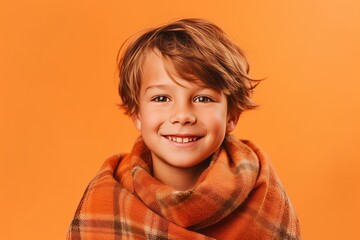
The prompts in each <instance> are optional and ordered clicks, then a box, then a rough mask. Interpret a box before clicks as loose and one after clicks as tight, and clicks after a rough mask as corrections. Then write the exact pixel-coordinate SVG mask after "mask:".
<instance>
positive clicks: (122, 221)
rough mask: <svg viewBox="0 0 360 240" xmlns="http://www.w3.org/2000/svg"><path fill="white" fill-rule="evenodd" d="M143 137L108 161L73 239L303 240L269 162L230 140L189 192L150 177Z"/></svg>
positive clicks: (76, 221) (83, 205) (79, 214)
mask: <svg viewBox="0 0 360 240" xmlns="http://www.w3.org/2000/svg"><path fill="white" fill-rule="evenodd" d="M151 173H152V164H151V153H150V150H149V149H148V148H147V147H146V145H145V144H144V142H143V141H142V139H141V137H140V138H138V139H137V140H136V142H135V144H134V147H133V149H132V151H131V152H130V153H129V154H120V155H116V156H113V157H111V158H109V159H108V160H107V161H106V162H105V163H104V164H103V166H102V168H101V169H100V171H99V173H98V174H97V175H96V176H95V178H94V179H93V180H92V181H91V182H90V184H89V185H88V187H87V189H86V191H85V193H84V195H83V197H82V199H81V201H80V204H79V206H78V208H77V210H76V213H75V216H74V218H73V221H72V223H71V225H70V228H69V231H68V234H67V239H68V240H70V239H71V240H80V239H82V240H92V239H104V240H107V239H112V240H113V239H192V240H197V239H199V240H200V239H300V230H299V223H298V219H297V216H296V213H295V211H294V208H293V206H292V204H291V202H290V200H289V198H288V196H287V194H286V192H285V190H284V188H283V186H282V184H281V182H280V180H279V179H278V177H277V175H276V173H275V171H274V169H273V167H272V165H271V163H270V162H269V159H268V157H267V156H266V155H265V154H264V153H263V152H262V151H261V150H260V149H259V148H258V147H257V146H256V145H255V144H253V143H252V142H250V141H245V140H238V139H237V138H235V137H234V136H232V135H227V136H226V137H225V139H224V142H223V144H222V145H221V147H220V148H219V150H217V151H216V152H215V153H214V154H213V156H212V158H211V162H210V165H209V167H208V168H207V169H206V170H205V171H204V172H203V173H202V175H201V176H200V178H199V180H198V182H197V184H196V185H195V187H193V188H192V189H190V190H186V191H178V190H176V189H174V188H172V187H170V186H168V185H165V184H163V183H161V182H160V181H158V180H157V179H155V178H154V177H153V176H152V174H151Z"/></svg>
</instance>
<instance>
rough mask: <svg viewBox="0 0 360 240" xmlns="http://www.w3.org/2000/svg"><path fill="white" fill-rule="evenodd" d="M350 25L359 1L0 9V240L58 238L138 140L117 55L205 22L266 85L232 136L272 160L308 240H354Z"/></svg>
mask: <svg viewBox="0 0 360 240" xmlns="http://www.w3.org/2000/svg"><path fill="white" fill-rule="evenodd" d="M359 13H360V1H357V0H331V1H329V0H303V1H285V0H272V1H267V0H259V1H254V0H236V1H235V0H233V1H231V0H222V1H209V0H206V1H204V0H197V1H194V0H181V1H165V0H152V1H122V0H104V1H95V0H71V1H70V0H51V1H49V0H31V1H25V0H19V1H10V0H0V216H1V217H0V232H1V233H0V238H1V239H10V240H12V239H52V240H60V239H65V235H66V232H67V229H68V226H69V224H70V221H71V220H72V217H73V214H74V212H75V210H76V207H77V205H78V203H79V201H80V198H81V196H82V194H83V192H84V190H85V188H86V186H87V184H88V183H89V181H90V180H91V179H92V177H94V176H95V174H96V172H97V171H98V169H99V168H100V166H101V165H102V163H103V162H104V160H105V159H106V158H107V157H109V156H112V155H113V154H116V153H119V152H128V151H130V149H131V146H132V143H133V141H134V139H135V138H136V137H137V136H138V134H139V133H138V132H137V131H136V129H135V127H134V126H133V125H132V122H131V121H130V119H129V118H128V117H126V116H124V115H123V114H122V112H121V111H120V110H119V109H118V107H117V104H119V102H120V101H119V98H118V96H117V79H116V55H117V52H118V49H119V47H120V45H121V44H122V43H123V41H124V40H125V39H127V38H128V37H129V36H131V35H132V34H134V33H136V32H138V31H140V30H142V29H146V28H149V27H153V26H157V25H159V24H163V23H167V22H169V21H171V20H174V19H179V18H184V17H201V18H207V19H209V20H211V21H213V22H215V23H216V24H218V25H219V26H220V27H222V28H223V29H224V30H225V31H226V32H227V33H228V34H229V35H230V36H231V37H232V38H233V39H235V40H236V41H237V42H238V43H239V45H240V46H241V47H242V49H243V50H244V51H245V52H246V54H247V56H248V58H249V62H250V65H251V76H252V77H254V78H266V80H265V81H263V82H262V83H261V85H259V87H258V88H257V90H256V91H255V95H254V99H255V101H256V102H257V103H258V104H260V108H259V109H257V110H253V111H249V112H245V113H244V114H243V115H242V116H241V118H240V121H239V124H238V127H237V128H236V130H235V132H234V134H235V135H236V136H238V137H239V138H243V139H251V140H252V141H254V142H255V143H257V144H258V145H259V146H261V148H262V149H264V150H265V151H266V152H267V153H268V155H269V156H270V158H271V159H272V162H273V164H274V166H275V168H276V170H277V172H278V174H279V176H280V178H281V180H282V182H283V184H284V186H285V188H286V190H287V192H288V194H289V196H290V198H291V200H292V202H293V204H294V205H295V208H296V210H297V213H298V216H299V219H300V224H301V229H302V235H303V239H359V238H360V232H359V230H358V225H359V220H358V216H359V214H360V207H359V202H360V194H359V186H358V184H359V182H360V172H359V167H360V162H359V161H360V151H359V148H360V144H359V143H360V126H359V123H360V112H359V110H360V74H359V73H360V70H359V69H360V65H359V62H360V57H359V56H360V14H359Z"/></svg>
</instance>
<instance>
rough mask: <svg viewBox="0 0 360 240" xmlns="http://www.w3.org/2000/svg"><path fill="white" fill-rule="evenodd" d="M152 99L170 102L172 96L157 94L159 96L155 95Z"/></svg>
mask: <svg viewBox="0 0 360 240" xmlns="http://www.w3.org/2000/svg"><path fill="white" fill-rule="evenodd" d="M151 101H154V102H170V98H168V97H166V96H157V97H154V98H153V99H151Z"/></svg>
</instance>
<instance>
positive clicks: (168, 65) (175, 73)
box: [141, 49, 211, 88]
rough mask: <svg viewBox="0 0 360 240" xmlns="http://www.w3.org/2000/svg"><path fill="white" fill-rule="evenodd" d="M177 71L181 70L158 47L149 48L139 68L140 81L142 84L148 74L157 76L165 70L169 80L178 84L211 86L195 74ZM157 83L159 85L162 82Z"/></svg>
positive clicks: (201, 86)
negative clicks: (140, 68)
mask: <svg viewBox="0 0 360 240" xmlns="http://www.w3.org/2000/svg"><path fill="white" fill-rule="evenodd" d="M179 71H181V70H180V69H179V70H178V69H177V68H176V66H175V64H174V62H173V61H172V59H171V58H170V57H164V56H163V55H162V54H161V52H160V50H158V49H151V50H149V51H147V52H146V54H145V55H144V61H143V64H142V70H141V75H142V83H143V84H144V81H146V80H148V79H149V76H150V75H152V76H153V77H158V76H157V75H158V74H161V73H164V72H165V73H166V75H167V76H169V78H170V79H171V80H173V82H175V83H176V84H178V85H180V86H184V85H188V84H190V85H191V86H194V87H198V88H211V87H210V86H208V85H207V84H206V83H205V82H204V81H203V80H202V79H200V78H199V77H197V76H196V75H195V74H189V73H186V74H180V73H179ZM182 75H187V76H188V77H186V78H184V77H182ZM158 79H159V81H160V80H161V78H158ZM184 83H187V84H184ZM145 85H146V83H145ZM157 85H159V86H160V85H162V84H157Z"/></svg>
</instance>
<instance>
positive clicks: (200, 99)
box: [194, 96, 213, 102]
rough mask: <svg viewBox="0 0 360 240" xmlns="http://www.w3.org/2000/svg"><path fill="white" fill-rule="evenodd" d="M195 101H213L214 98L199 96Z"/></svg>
mask: <svg viewBox="0 0 360 240" xmlns="http://www.w3.org/2000/svg"><path fill="white" fill-rule="evenodd" d="M194 102H213V100H212V99H211V98H209V97H205V96H198V97H196V98H195V99H194Z"/></svg>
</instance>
